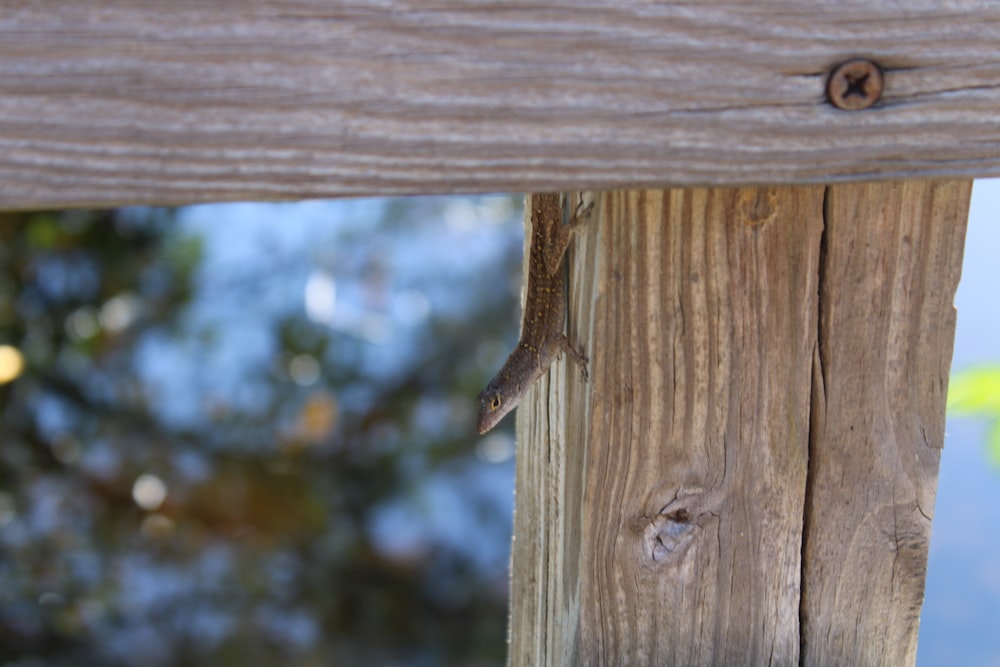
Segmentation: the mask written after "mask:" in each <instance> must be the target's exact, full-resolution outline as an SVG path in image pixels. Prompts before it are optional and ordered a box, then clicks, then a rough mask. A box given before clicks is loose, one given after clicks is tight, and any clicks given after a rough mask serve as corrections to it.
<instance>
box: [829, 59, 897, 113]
mask: <svg viewBox="0 0 1000 667" xmlns="http://www.w3.org/2000/svg"><path fill="white" fill-rule="evenodd" d="M883 85H884V81H883V79H882V70H881V69H879V66H878V65H876V64H875V63H873V62H872V61H870V60H865V59H864V58H856V59H854V60H848V61H847V62H846V63H841V64H840V65H838V66H837V67H836V68H835V69H834V70H833V72H832V73H831V74H830V78H829V80H828V81H827V82H826V96H827V99H829V100H830V104H832V105H833V106H835V107H837V108H838V109H844V110H846V111H858V110H859V109H867V108H868V107H870V106H871V105H873V104H875V102H877V101H878V99H879V98H880V97H881V96H882V87H883Z"/></svg>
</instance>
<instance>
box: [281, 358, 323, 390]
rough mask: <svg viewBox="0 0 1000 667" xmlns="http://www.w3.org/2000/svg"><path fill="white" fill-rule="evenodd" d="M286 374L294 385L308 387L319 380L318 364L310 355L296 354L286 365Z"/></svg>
mask: <svg viewBox="0 0 1000 667" xmlns="http://www.w3.org/2000/svg"><path fill="white" fill-rule="evenodd" d="M288 374H289V375H291V376H292V380H293V381H294V382H295V384H297V385H299V386H301V387H308V386H309V385H311V384H315V382H316V380H318V379H319V374H320V368H319V362H318V361H316V357H314V356H312V355H310V354H297V355H295V356H294V357H293V358H292V360H291V362H289V364H288Z"/></svg>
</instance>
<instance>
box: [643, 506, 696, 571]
mask: <svg viewBox="0 0 1000 667" xmlns="http://www.w3.org/2000/svg"><path fill="white" fill-rule="evenodd" d="M699 528H700V526H698V525H697V524H695V523H693V522H692V521H691V516H690V515H689V514H688V512H687V510H686V509H684V508H681V509H677V510H674V511H672V512H669V513H667V514H657V515H656V516H654V517H652V519H651V520H649V521H648V523H647V524H646V527H645V529H644V530H643V535H642V542H643V555H644V556H645V558H646V559H647V560H648V562H649V563H650V564H656V565H663V564H666V563H670V562H675V561H678V560H680V558H681V557H682V556H683V555H684V552H685V551H687V548H688V547H689V546H691V542H693V541H694V538H695V535H696V534H697V532H698V530H699Z"/></svg>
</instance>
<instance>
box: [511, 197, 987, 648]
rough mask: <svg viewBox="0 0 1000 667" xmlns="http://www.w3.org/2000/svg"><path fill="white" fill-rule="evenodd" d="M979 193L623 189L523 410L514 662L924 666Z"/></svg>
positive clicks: (582, 250) (589, 239) (577, 277)
mask: <svg viewBox="0 0 1000 667" xmlns="http://www.w3.org/2000/svg"><path fill="white" fill-rule="evenodd" d="M970 189H971V188H970V183H968V182H925V183H905V184H891V183H888V184H887V183H878V184H870V185H859V186H854V185H839V186H831V187H827V188H824V187H819V186H799V187H767V188H745V189H711V190H701V189H689V190H671V191H629V192H611V193H605V194H603V195H601V196H599V198H598V201H597V207H596V211H597V214H596V219H595V220H594V222H593V224H591V225H588V228H587V229H586V231H585V232H584V234H583V235H582V236H581V237H580V240H579V241H578V243H577V244H575V246H574V247H573V248H571V253H572V257H571V267H572V268H571V286H570V293H571V297H570V303H571V312H570V323H569V332H570V338H571V339H572V340H574V342H576V343H579V344H581V345H582V346H583V347H584V349H586V350H587V351H588V353H589V355H590V358H591V368H590V370H591V382H590V383H589V384H582V382H581V380H580V378H579V374H577V373H575V372H574V369H573V368H572V367H569V368H567V366H566V361H565V360H564V361H561V362H558V363H557V364H556V366H555V367H554V370H553V371H551V372H550V375H549V377H547V378H544V379H543V381H542V383H540V385H539V386H538V387H537V388H536V390H535V391H534V393H533V394H532V395H531V396H529V397H528V399H527V401H526V404H523V407H522V408H521V409H520V412H519V414H518V439H519V445H518V460H517V475H518V479H517V509H516V513H515V538H514V556H513V583H512V606H511V614H512V616H511V653H510V664H512V665H515V666H521V665H568V664H574V665H575V664H581V665H602V664H603V665H617V664H628V665H734V664H746V665H768V664H771V665H798V664H800V663H799V660H800V657H803V658H804V661H803V662H802V664H805V665H827V664H864V665H892V666H893V667H895V666H898V665H907V664H910V665H912V664H913V661H914V655H915V649H916V635H917V628H918V621H919V610H920V605H921V601H922V599H923V583H924V572H925V566H926V558H927V546H928V540H929V533H930V521H931V519H930V517H931V515H932V512H933V504H934V493H935V489H936V480H937V467H938V457H939V452H940V448H941V446H942V442H943V424H944V400H945V390H946V387H947V378H948V361H949V359H950V356H951V344H952V336H953V331H954V313H953V308H952V305H951V304H952V297H953V295H954V291H955V289H956V286H957V281H958V273H959V267H960V262H961V249H962V239H963V236H964V229H965V220H966V214H967V205H968V197H969V194H970Z"/></svg>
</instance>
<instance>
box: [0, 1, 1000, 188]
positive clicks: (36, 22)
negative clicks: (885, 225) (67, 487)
mask: <svg viewBox="0 0 1000 667" xmlns="http://www.w3.org/2000/svg"><path fill="white" fill-rule="evenodd" d="M857 55H865V56H869V57H872V58H875V59H876V60H878V62H879V63H881V64H882V65H883V66H884V67H885V69H886V86H887V88H886V93H885V96H884V99H883V101H882V102H881V103H880V105H879V107H878V108H875V109H872V110H867V111H860V112H845V111H838V110H835V109H833V108H831V107H830V106H829V105H828V104H826V103H825V102H824V92H823V91H824V80H825V77H826V74H827V72H828V71H829V69H830V68H831V67H832V66H833V65H834V64H836V63H837V62H839V61H841V60H843V59H846V58H848V57H852V56H857ZM0 63H2V67H0V207H7V208H11V207H33V206H67V205H84V204H86V205H114V204H124V203H130V202H131V203H140V202H143V203H163V204H177V203H184V202H194V201H207V200H233V199H291V198H306V197H326V196H342V195H361V194H390V193H431V192H439V193H446V192H469V191H496V190H512V191H521V190H535V191H537V190H541V189H564V188H569V187H583V186H588V187H595V188H607V187H623V186H630V187H635V186H650V185H658V186H663V185H675V186H677V185H697V184H717V185H723V184H747V183H804V182H835V181H840V180H847V179H871V178H876V177H878V178H910V177H929V176H942V175H951V176H953V175H964V176H972V175H977V176H980V175H989V174H1000V123H997V122H996V109H997V108H1000V3H994V2H961V1H959V2H949V3H940V2H936V1H931V0H922V1H916V2H889V1H884V2H874V1H865V2H860V1H851V2H840V1H834V0H821V1H818V2H817V1H815V0H808V1H807V0H762V1H760V2H754V3H748V2H744V1H742V0H726V1H723V0H716V1H714V2H705V3H695V4H691V3H678V2H675V3H670V2H662V3H649V2H646V1H645V0H573V1H570V0H543V1H541V2H533V3H516V4H511V3H506V2H484V1H473V0H441V1H440V2H435V3H430V4H428V3H425V2H403V1H400V0H353V1H351V0H339V1H329V0H244V1H242V2H239V3H233V2H227V1H224V0H198V1H194V0H173V1H172V2H169V3H158V2H143V1H141V0H79V1H74V2H65V1H64V0H13V1H11V2H5V3H4V5H3V9H2V10H0Z"/></svg>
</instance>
